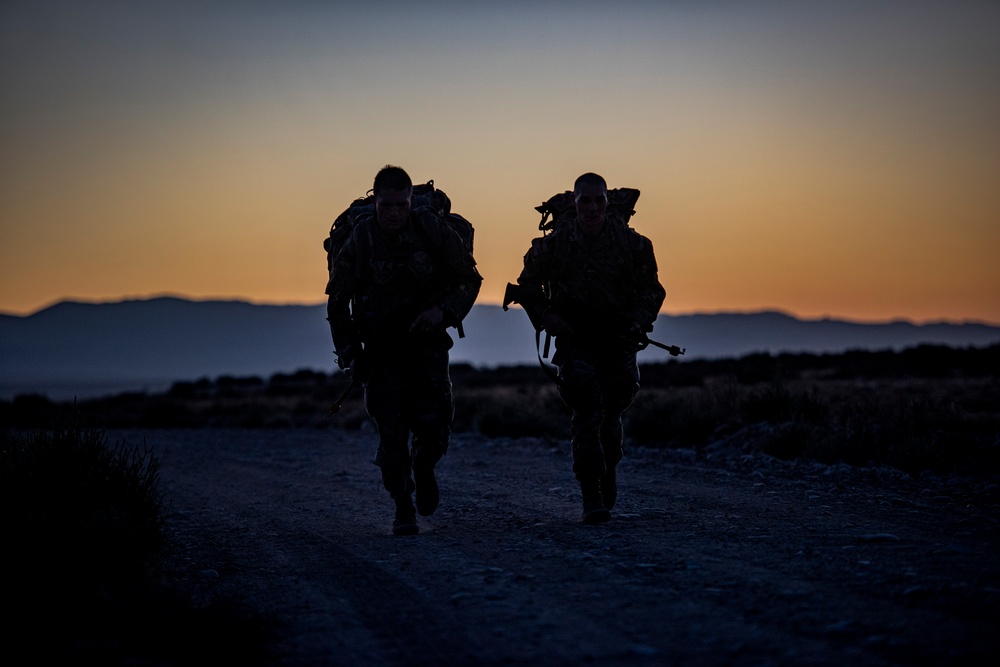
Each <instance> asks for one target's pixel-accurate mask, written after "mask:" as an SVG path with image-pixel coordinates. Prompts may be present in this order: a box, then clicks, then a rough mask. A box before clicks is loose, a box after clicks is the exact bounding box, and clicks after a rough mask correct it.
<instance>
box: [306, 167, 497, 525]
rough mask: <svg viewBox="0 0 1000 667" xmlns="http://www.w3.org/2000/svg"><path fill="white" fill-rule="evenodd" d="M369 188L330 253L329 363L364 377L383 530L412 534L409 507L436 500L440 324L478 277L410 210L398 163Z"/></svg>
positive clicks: (445, 419) (447, 381) (446, 399)
mask: <svg viewBox="0 0 1000 667" xmlns="http://www.w3.org/2000/svg"><path fill="white" fill-rule="evenodd" d="M372 190H373V195H374V217H373V219H372V220H371V221H370V222H367V223H358V224H357V225H355V227H354V229H353V230H352V232H351V235H350V237H349V238H348V239H347V241H346V242H345V243H344V245H343V247H342V249H341V250H340V251H339V253H338V254H337V255H336V257H335V258H334V259H333V264H332V266H331V271H330V281H329V283H328V284H327V287H326V293H327V294H328V295H329V301H328V304H327V317H328V319H329V321H330V330H331V333H332V335H333V343H334V348H335V349H336V353H337V361H338V364H339V365H340V366H341V368H346V369H348V370H349V372H350V374H351V377H352V379H353V380H354V381H360V382H362V383H363V384H364V387H365V408H366V409H367V411H368V414H369V416H371V418H372V420H373V421H374V422H375V425H376V427H377V429H378V434H379V444H378V452H377V454H376V457H375V465H377V466H379V468H380V469H381V472H382V484H383V485H384V486H385V489H386V491H388V492H389V496H390V497H391V498H392V499H393V501H394V502H395V506H396V514H395V519H394V521H393V525H392V532H393V534H394V535H415V534H417V533H418V532H419V531H420V529H419V526H418V525H417V520H416V511H419V512H420V514H421V515H422V516H427V515H430V514H432V513H433V512H434V510H435V509H436V508H437V506H438V499H439V491H438V484H437V479H436V478H435V476H434V467H435V465H436V464H437V462H438V461H439V460H440V459H441V457H442V456H443V455H444V454H445V452H446V450H447V448H448V440H449V437H450V435H451V422H452V418H453V416H454V410H455V403H454V398H453V396H452V384H451V376H450V374H449V367H448V363H449V362H448V350H449V349H451V347H452V345H453V341H452V338H451V336H450V335H449V334H448V332H447V331H446V328H447V327H449V326H458V325H459V324H460V323H461V321H462V319H463V318H464V317H465V316H466V315H467V314H468V312H469V311H470V310H471V309H472V305H473V303H474V302H475V300H476V297H477V295H478V294H479V287H480V284H481V283H482V277H481V276H480V275H479V272H478V271H477V270H476V262H475V260H474V259H473V257H472V253H471V251H470V250H469V249H468V248H466V246H465V244H464V243H463V241H462V239H461V237H460V236H459V235H458V233H456V232H455V231H454V230H453V229H452V228H451V227H449V225H448V224H447V223H446V222H445V221H444V220H442V219H441V218H440V217H439V216H438V215H436V214H435V213H433V212H432V211H431V210H430V209H428V208H422V209H419V210H411V204H412V195H413V183H412V181H411V180H410V177H409V175H408V174H407V173H406V172H405V171H404V170H403V169H401V168H399V167H395V166H391V165H387V166H386V167H384V168H383V169H382V170H380V171H379V172H378V174H377V175H376V176H375V182H374V186H373V188H372ZM411 433H412V451H411V444H410V435H411ZM411 469H412V473H413V474H412V477H411V474H410V473H411ZM414 490H415V491H416V508H414V505H413V500H412V499H411V493H412V492H413V491H414Z"/></svg>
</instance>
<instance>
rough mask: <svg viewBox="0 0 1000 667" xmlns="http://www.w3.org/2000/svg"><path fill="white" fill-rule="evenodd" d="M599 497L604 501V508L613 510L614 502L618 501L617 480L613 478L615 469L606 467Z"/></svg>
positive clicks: (610, 466)
mask: <svg viewBox="0 0 1000 667" xmlns="http://www.w3.org/2000/svg"><path fill="white" fill-rule="evenodd" d="M601 495H602V496H603V499H604V507H605V508H607V509H609V510H613V509H614V508H615V501H616V500H617V499H618V480H617V479H616V477H615V467H614V466H612V465H609V466H608V469H607V471H605V473H604V477H602V478H601Z"/></svg>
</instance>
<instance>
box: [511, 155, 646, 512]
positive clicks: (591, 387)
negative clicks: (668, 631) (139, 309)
mask: <svg viewBox="0 0 1000 667" xmlns="http://www.w3.org/2000/svg"><path fill="white" fill-rule="evenodd" d="M573 199H574V202H575V206H576V217H575V220H569V221H567V222H566V224H561V225H560V226H558V227H556V229H555V231H554V232H553V233H552V234H549V235H547V236H543V237H540V238H536V239H534V240H533V241H532V243H531V248H530V249H529V250H528V253H527V254H526V255H525V256H524V269H523V271H522V272H521V275H520V277H518V279H517V282H518V284H519V285H520V288H521V290H522V293H523V294H524V295H525V297H524V298H523V299H521V300H520V303H521V304H522V306H523V307H524V308H525V310H527V311H528V314H529V316H530V317H531V319H532V321H533V322H537V323H539V324H540V325H541V326H542V327H543V328H544V329H545V330H546V331H547V332H549V333H550V334H552V335H554V336H555V340H556V352H555V355H554V356H553V358H552V362H553V363H554V364H555V365H556V366H558V367H559V393H560V396H562V399H563V401H564V402H565V403H566V405H567V406H569V407H570V408H571V409H572V411H573V417H572V423H571V425H572V438H573V472H574V473H575V475H576V478H577V480H579V482H580V489H581V491H582V494H583V521H584V523H591V524H593V523H603V522H605V521H607V520H608V519H610V518H611V513H610V512H609V510H610V509H611V508H613V507H614V505H615V499H616V497H617V494H618V487H617V479H616V473H615V467H616V466H617V465H618V462H619V461H621V458H622V435H623V434H622V419H621V418H622V413H624V412H625V410H626V408H628V406H629V405H631V403H632V400H633V399H634V398H635V395H636V392H637V391H638V389H639V369H638V366H637V365H636V351H637V349H638V348H637V343H638V342H639V341H640V340H641V339H642V338H643V337H644V334H645V332H648V331H651V330H652V328H653V322H654V321H655V320H656V316H657V314H658V313H659V310H660V306H661V305H662V304H663V299H664V296H665V292H664V289H663V287H662V286H661V285H660V283H659V280H658V278H657V269H656V258H655V256H654V255H653V246H652V244H651V243H650V242H649V240H648V239H646V238H645V237H644V236H641V235H640V234H639V233H637V232H636V231H634V230H633V229H631V228H630V227H628V226H627V225H626V224H625V222H624V221H623V220H621V219H618V218H616V217H612V216H609V215H608V188H607V184H606V183H605V181H604V179H603V178H601V177H600V176H598V175H597V174H592V173H587V174H584V175H582V176H580V177H579V178H578V179H577V180H576V183H575V185H574V188H573Z"/></svg>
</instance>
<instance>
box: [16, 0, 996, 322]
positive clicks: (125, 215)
mask: <svg viewBox="0 0 1000 667" xmlns="http://www.w3.org/2000/svg"><path fill="white" fill-rule="evenodd" d="M998 119H1000V2H996V1H990V2H986V1H984V2H960V1H959V2H951V1H949V2H945V1H941V2H918V1H907V2H885V1H879V0H870V1H865V2H852V1H848V2H829V3H826V2H805V1H801V2H800V1H796V2H735V1H723V0H707V1H706V2H628V1H624V2H517V1H513V2H511V1H508V2H498V3H485V2H482V3H479V2H458V1H455V2H440V1H433V0H429V1H425V2H413V3H404V2H378V1H377V0H376V1H374V2H364V3H360V2H359V3H333V2H301V1H300V2H297V1H294V0H292V1H284V2H271V1H267V0H259V1H248V2H235V1H233V2H212V1H207V2H195V1H193V0H192V1H190V2H188V1H180V2H157V1H154V0H149V1H136V2H105V1H102V0H88V1H87V2H63V1H55V2H45V1H41V2H17V1H7V2H3V3H2V4H0V312H5V313H13V314H27V313H30V312H34V311H36V310H38V309H40V308H43V307H45V306H48V305H51V304H52V303H54V302H56V301H59V300H63V299H68V298H73V299H83V300H88V301H111V300H118V299H121V298H145V297H150V296H155V295H161V294H174V295H181V296H186V297H190V298H195V299H207V298H238V299H246V300H250V301H253V302H256V303H299V304H318V303H322V302H323V301H324V298H325V297H324V295H323V288H324V285H325V283H326V268H325V264H326V260H325V256H324V253H323V249H322V241H323V238H324V237H325V236H326V234H327V232H328V230H329V227H330V224H331V223H332V221H333V219H334V217H336V215H337V214H338V213H340V212H341V211H342V210H343V209H344V208H345V207H346V205H347V204H348V203H349V202H350V201H351V200H352V199H354V198H355V197H358V196H361V195H364V194H365V193H366V191H367V190H368V189H369V188H370V187H371V182H372V178H373V177H374V175H375V172H376V171H377V170H378V169H379V168H380V167H381V166H383V165H384V164H387V163H392V164H397V165H400V166H403V167H404V168H405V169H406V170H407V171H408V172H409V173H410V175H411V176H412V177H413V179H414V181H415V182H423V181H427V180H429V179H433V180H434V181H435V183H436V184H437V186H438V187H440V188H441V189H443V190H444V191H445V192H447V193H448V195H449V196H450V197H451V199H452V202H453V207H454V210H455V211H457V212H458V213H461V214H462V215H464V216H465V217H467V218H468V219H469V220H471V221H472V222H473V224H474V225H475V227H476V256H477V260H478V262H479V267H480V272H481V273H482V274H483V276H484V278H485V281H484V283H483V288H482V292H481V296H480V300H479V303H485V304H497V303H499V302H500V300H501V298H502V294H503V289H504V285H505V284H506V283H507V282H508V281H513V280H515V279H516V277H517V275H518V273H519V272H520V267H521V260H522V257H523V255H524V252H525V250H526V249H527V248H528V246H529V244H530V241H531V239H532V237H534V236H537V235H538V234H539V232H538V229H537V225H538V221H539V215H538V214H537V213H536V212H535V210H534V207H535V206H537V205H538V204H540V203H542V202H543V201H544V200H546V199H547V198H548V197H550V196H551V195H553V194H556V193H558V192H561V191H563V190H567V189H570V188H571V187H572V183H573V180H574V179H575V178H576V176H578V175H579V174H581V173H583V172H586V171H596V172H598V173H600V174H602V175H603V176H604V177H605V178H606V179H607V180H608V183H609V185H610V186H611V187H632V188H638V189H639V190H640V191H641V192H642V195H641V197H640V199H639V202H638V205H637V207H636V209H637V214H636V216H635V217H634V218H633V220H632V224H633V226H634V227H635V228H636V229H637V230H639V231H640V232H641V233H643V234H645V235H646V236H648V237H649V238H650V239H651V240H652V242H653V245H654V248H655V249H656V254H657V257H658V260H659V265H660V278H661V282H662V283H663V284H664V286H665V287H666V290H667V299H666V301H665V303H664V308H663V312H665V313H670V314H681V313H692V312H718V311H729V312H731V311H740V312H747V311H755V310H761V309H778V310H782V311H785V312H788V313H791V314H794V315H798V316H801V317H807V318H814V317H823V316H830V317H837V318H845V319H851V320H857V321H887V320H892V319H899V318H902V319H908V320H912V321H915V322H926V321H938V320H950V321H969V320H972V321H980V322H988V323H992V324H1000V120H998Z"/></svg>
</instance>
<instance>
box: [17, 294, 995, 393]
mask: <svg viewBox="0 0 1000 667" xmlns="http://www.w3.org/2000/svg"><path fill="white" fill-rule="evenodd" d="M465 331H466V338H464V339H458V338H457V337H455V338H456V344H455V347H454V349H453V350H452V361H453V362H454V363H469V364H472V365H474V366H481V367H496V366H504V365H521V364H535V363H538V360H537V353H536V349H535V337H534V330H533V329H532V328H531V324H530V322H529V321H528V318H527V316H526V315H525V313H524V311H523V310H521V309H520V308H517V307H515V308H511V309H510V311H506V312H505V311H504V310H503V309H502V308H501V307H500V306H493V305H477V306H475V307H474V308H473V310H472V312H471V313H470V314H469V316H468V317H467V318H466V320H465ZM651 337H652V338H653V339H655V340H657V341H660V342H663V343H667V344H671V345H678V346H680V347H682V348H686V350H687V352H686V354H685V355H684V356H682V357H679V359H680V360H682V361H683V360H687V359H699V358H706V359H712V358H725V357H740V356H745V355H747V354H753V353H769V354H780V353H806V352H811V353H839V352H845V351H848V350H853V349H867V350H880V349H893V350H899V349H903V348H905V347H912V346H915V345H919V344H939V345H948V346H952V347H965V346H986V345H991V344H993V343H997V342H1000V327H998V326H993V325H988V324H983V323H977V322H963V323H953V322H945V321H941V322H931V323H926V324H914V323H912V322H909V321H906V320H894V321H891V322H886V323H861V322H852V321H848V320H838V319H833V318H823V319H818V320H807V319H801V318H798V317H796V316H794V315H791V314H788V313H785V312H782V311H779V310H764V311H758V312H753V313H739V312H723V313H711V314H707V313H693V314H688V315H665V314H661V315H660V316H659V317H658V318H657V321H656V325H655V328H654V331H653V333H652V334H651ZM669 358H671V357H669V356H668V355H667V353H666V352H665V351H663V350H659V349H656V348H653V347H650V348H647V350H646V351H644V352H642V353H641V356H640V361H641V362H643V363H649V362H657V361H664V360H666V359H669ZM302 369H311V370H320V371H324V372H332V371H333V370H335V369H336V365H335V360H334V354H333V346H332V344H331V342H330V332H329V328H328V325H327V322H326V307H325V305H324V304H317V305H296V304H290V305H269V304H254V303H250V302H248V301H240V300H224V299H215V300H191V299H185V298H182V297H176V296H158V297H152V298H148V299H123V300H121V301H113V302H100V303H95V302H84V301H76V300H66V301H61V302H58V303H56V304H53V305H51V306H49V307H46V308H43V309H41V310H39V311H37V312H35V313H32V314H30V315H23V316H22V315H9V314H0V378H2V379H0V398H4V399H8V398H10V397H12V396H14V395H17V394H19V393H32V392H35V393H45V394H47V395H49V396H50V397H52V398H66V397H68V398H72V397H73V396H77V397H84V396H92V395H99V394H102V393H103V394H106V393H109V392H117V391H156V390H161V389H165V388H168V387H169V386H170V384H171V383H173V382H175V381H184V380H194V379H199V378H202V377H209V378H214V377H218V376H222V375H232V376H252V375H256V376H262V377H268V376H270V375H272V374H275V373H279V372H294V371H296V370H302Z"/></svg>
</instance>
